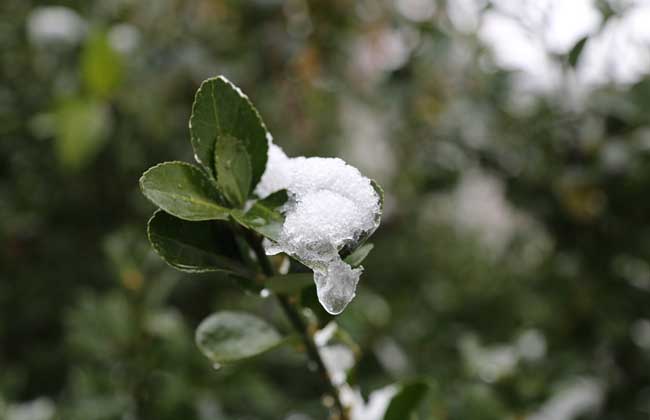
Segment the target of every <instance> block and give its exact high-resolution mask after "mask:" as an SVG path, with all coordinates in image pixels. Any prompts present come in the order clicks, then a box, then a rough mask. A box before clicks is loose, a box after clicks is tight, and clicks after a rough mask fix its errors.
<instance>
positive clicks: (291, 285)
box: [264, 273, 314, 294]
mask: <svg viewBox="0 0 650 420" xmlns="http://www.w3.org/2000/svg"><path fill="white" fill-rule="evenodd" d="M313 284H314V274H313V273H293V274H287V275H284V276H273V277H271V278H269V279H267V280H266V282H264V287H265V288H267V289H269V290H272V291H274V292H276V293H280V294H292V293H296V292H299V291H301V290H302V289H304V288H305V287H309V286H311V285H313Z"/></svg>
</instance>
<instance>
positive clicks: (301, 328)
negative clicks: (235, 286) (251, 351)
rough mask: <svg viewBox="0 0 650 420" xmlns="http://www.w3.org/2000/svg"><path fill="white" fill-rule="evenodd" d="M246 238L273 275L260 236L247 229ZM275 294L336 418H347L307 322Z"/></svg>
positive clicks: (266, 270) (266, 269)
mask: <svg viewBox="0 0 650 420" xmlns="http://www.w3.org/2000/svg"><path fill="white" fill-rule="evenodd" d="M246 239H247V241H248V243H249V244H250V245H251V247H252V248H253V251H254V252H255V255H256V256H257V259H258V261H259V263H260V266H261V267H262V271H263V272H264V275H265V276H267V277H273V276H274V275H275V270H274V269H273V265H272V264H271V261H270V260H269V258H268V256H267V255H266V252H265V251H264V247H263V246H262V242H261V240H260V238H259V237H257V236H256V235H255V234H253V232H250V231H248V230H247V231H246ZM276 296H277V298H278V302H279V303H280V307H281V308H282V310H283V311H284V313H285V315H286V316H287V318H289V321H290V322H291V325H292V326H293V328H294V329H295V330H296V331H297V332H298V333H299V334H300V337H301V339H302V342H303V344H304V346H305V349H306V350H307V356H308V357H309V359H310V360H311V362H313V363H314V364H315V365H316V368H317V369H318V373H319V374H320V376H321V378H322V379H323V381H324V382H325V386H326V388H327V393H328V394H331V396H332V398H333V399H334V407H336V410H337V411H338V413H339V417H338V419H340V420H349V417H348V414H347V411H346V409H345V407H344V406H343V403H342V402H341V399H340V397H339V392H338V388H337V387H336V385H334V383H333V382H332V378H331V376H330V374H329V372H328V370H327V367H326V366H325V363H324V362H323V359H322V357H321V355H320V352H319V351H318V348H317V347H316V343H314V339H313V337H312V336H311V334H310V333H309V329H308V328H307V324H306V323H305V321H304V319H303V318H302V316H301V315H300V311H299V310H298V307H297V306H296V305H295V304H294V303H292V302H291V299H289V296H287V295H285V294H276Z"/></svg>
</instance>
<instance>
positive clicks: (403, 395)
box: [384, 381, 429, 420]
mask: <svg viewBox="0 0 650 420" xmlns="http://www.w3.org/2000/svg"><path fill="white" fill-rule="evenodd" d="M428 390H429V385H428V384H427V383H426V382H424V381H414V382H411V383H408V384H405V385H403V386H402V388H401V389H400V391H399V392H398V393H397V394H396V395H395V396H394V397H393V399H392V400H391V402H390V404H389V405H388V408H387V409H386V414H384V420H403V419H407V418H409V416H410V415H411V414H412V413H414V412H415V410H417V408H418V406H419V405H420V403H421V402H422V400H423V399H424V396H425V395H426V393H427V391H428Z"/></svg>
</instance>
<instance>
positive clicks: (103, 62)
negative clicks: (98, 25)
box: [81, 30, 123, 98]
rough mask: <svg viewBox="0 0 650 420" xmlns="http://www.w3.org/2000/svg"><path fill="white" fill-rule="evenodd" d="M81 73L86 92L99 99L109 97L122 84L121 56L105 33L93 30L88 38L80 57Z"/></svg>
mask: <svg viewBox="0 0 650 420" xmlns="http://www.w3.org/2000/svg"><path fill="white" fill-rule="evenodd" d="M81 73H82V76H83V80H84V83H85V85H86V88H87V89H88V91H89V92H90V93H91V94H92V95H94V96H96V97H100V98H105V97H108V96H110V95H111V94H112V93H113V92H114V91H115V89H117V88H118V87H119V85H120V83H121V82H122V75H123V63H122V56H120V54H119V53H118V52H117V51H115V50H114V49H113V47H112V46H111V44H110V42H109V40H108V36H107V35H106V33H105V32H103V31H99V30H95V31H93V33H92V34H91V35H90V36H89V37H88V40H87V42H86V45H84V49H83V53H82V55H81Z"/></svg>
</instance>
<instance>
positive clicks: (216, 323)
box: [196, 311, 283, 363]
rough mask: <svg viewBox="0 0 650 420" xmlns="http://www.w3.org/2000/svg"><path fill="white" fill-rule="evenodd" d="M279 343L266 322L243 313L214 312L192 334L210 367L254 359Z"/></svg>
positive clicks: (277, 336)
mask: <svg viewBox="0 0 650 420" xmlns="http://www.w3.org/2000/svg"><path fill="white" fill-rule="evenodd" d="M282 342H283V339H282V337H281V336H280V334H278V332H277V331H276V330H275V329H274V328H273V327H272V326H271V325H269V324H268V323H267V322H266V321H264V320H263V319H260V318H258V317H256V316H253V315H250V314H247V313H244V312H232V311H222V312H217V313H215V314H213V315H210V316H209V317H208V318H206V319H205V320H203V322H201V324H200V325H199V327H198V328H197V330H196V344H197V345H198V346H199V349H200V350H201V352H203V354H204V355H205V356H206V357H208V358H209V359H210V360H211V361H213V362H214V363H229V362H235V361H238V360H241V359H246V358H248V357H252V356H256V355H258V354H261V353H264V352H266V351H268V350H270V349H272V348H274V347H276V346H278V345H279V344H281V343H282Z"/></svg>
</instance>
